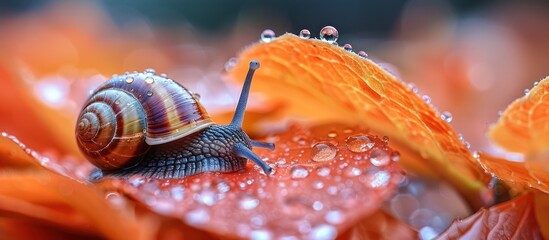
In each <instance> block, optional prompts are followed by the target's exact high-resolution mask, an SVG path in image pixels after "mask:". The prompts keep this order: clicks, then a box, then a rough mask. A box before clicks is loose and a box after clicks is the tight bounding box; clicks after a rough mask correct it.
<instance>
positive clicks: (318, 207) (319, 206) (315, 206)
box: [313, 201, 324, 211]
mask: <svg viewBox="0 0 549 240" xmlns="http://www.w3.org/2000/svg"><path fill="white" fill-rule="evenodd" d="M322 208H324V204H323V203H322V202H321V201H315V202H313V209H314V210H315V211H320V210H322Z"/></svg>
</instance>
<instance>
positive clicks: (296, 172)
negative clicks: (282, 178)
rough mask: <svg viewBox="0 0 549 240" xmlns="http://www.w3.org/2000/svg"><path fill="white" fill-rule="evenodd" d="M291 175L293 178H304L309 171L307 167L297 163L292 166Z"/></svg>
mask: <svg viewBox="0 0 549 240" xmlns="http://www.w3.org/2000/svg"><path fill="white" fill-rule="evenodd" d="M290 175H291V177H292V178H293V179H302V178H306V177H307V176H309V171H307V169H306V168H304V167H302V166H299V165H297V166H294V167H292V169H291V170H290Z"/></svg>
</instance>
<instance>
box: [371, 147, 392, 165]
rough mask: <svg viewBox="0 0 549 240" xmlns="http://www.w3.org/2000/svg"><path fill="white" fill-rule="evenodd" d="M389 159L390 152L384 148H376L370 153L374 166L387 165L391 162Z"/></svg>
mask: <svg viewBox="0 0 549 240" xmlns="http://www.w3.org/2000/svg"><path fill="white" fill-rule="evenodd" d="M389 161H390V159H389V154H388V153H387V152H386V151H384V150H381V149H379V148H376V149H374V150H372V152H371V153H370V162H371V163H372V164H373V165H374V166H378V167H379V166H385V165H387V164H388V163H389Z"/></svg>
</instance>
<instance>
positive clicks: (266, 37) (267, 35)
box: [261, 29, 275, 43]
mask: <svg viewBox="0 0 549 240" xmlns="http://www.w3.org/2000/svg"><path fill="white" fill-rule="evenodd" d="M274 38H275V32H274V31H273V30H271V29H265V30H264V31H263V32H262V33H261V41H262V42H265V43H268V42H270V41H272V40H273V39H274Z"/></svg>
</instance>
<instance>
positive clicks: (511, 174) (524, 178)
mask: <svg viewBox="0 0 549 240" xmlns="http://www.w3.org/2000/svg"><path fill="white" fill-rule="evenodd" d="M479 162H480V164H481V166H482V167H483V168H484V169H485V170H486V171H487V172H490V173H492V174H493V175H494V176H496V177H497V178H499V179H501V180H503V181H504V182H506V183H507V184H509V185H511V186H513V187H519V190H518V191H522V189H529V188H535V189H538V190H540V191H542V192H545V193H549V175H548V174H547V172H549V171H548V170H549V169H548V167H547V165H544V164H540V163H538V162H535V161H530V162H513V161H509V160H507V159H503V158H498V157H494V156H490V155H488V154H482V153H480V154H479Z"/></svg>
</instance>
